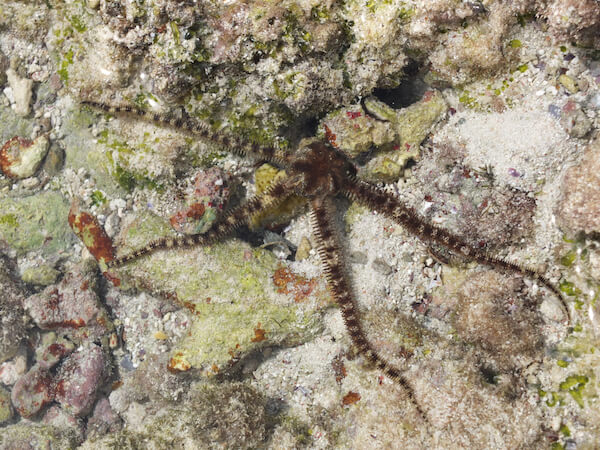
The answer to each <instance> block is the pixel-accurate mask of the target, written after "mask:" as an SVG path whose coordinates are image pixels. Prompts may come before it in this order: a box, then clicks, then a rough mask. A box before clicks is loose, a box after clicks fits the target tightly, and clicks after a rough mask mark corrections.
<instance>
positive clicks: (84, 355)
mask: <svg viewBox="0 0 600 450" xmlns="http://www.w3.org/2000/svg"><path fill="white" fill-rule="evenodd" d="M105 363H106V357H105V355H104V352H103V351H102V349H101V348H100V347H99V346H97V345H93V344H92V345H90V346H89V347H84V348H81V349H79V350H78V351H76V352H75V353H73V354H71V355H70V356H68V357H67V358H66V360H65V361H64V362H63V364H62V365H61V366H60V368H59V370H58V373H57V375H56V388H55V392H56V400H57V401H58V402H59V403H60V404H61V406H62V407H63V408H65V409H66V410H67V411H69V412H70V413H71V414H73V415H75V416H83V415H85V414H87V413H88V412H90V411H91V409H92V406H93V405H94V402H95V401H96V393H97V392H98V389H99V388H100V386H101V384H102V381H103V379H104V375H105V373H104V370H105V369H104V365H105Z"/></svg>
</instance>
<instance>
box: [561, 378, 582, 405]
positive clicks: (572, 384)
mask: <svg viewBox="0 0 600 450" xmlns="http://www.w3.org/2000/svg"><path fill="white" fill-rule="evenodd" d="M589 381H590V379H589V377H587V376H585V375H571V376H569V377H567V379H566V380H565V381H563V382H562V383H560V385H559V386H558V387H559V388H560V390H561V391H567V392H568V393H569V395H570V396H571V397H573V400H575V402H576V403H577V404H578V405H579V407H580V408H583V407H584V406H585V404H584V401H583V389H584V388H585V385H586V384H588V382H589Z"/></svg>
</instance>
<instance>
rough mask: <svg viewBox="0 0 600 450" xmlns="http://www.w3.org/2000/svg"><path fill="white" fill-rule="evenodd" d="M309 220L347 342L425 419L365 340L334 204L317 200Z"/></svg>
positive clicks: (401, 380)
mask: <svg viewBox="0 0 600 450" xmlns="http://www.w3.org/2000/svg"><path fill="white" fill-rule="evenodd" d="M310 209H311V210H310V218H311V222H312V228H313V234H314V236H315V238H316V241H317V246H318V249H317V251H318V254H319V257H320V259H321V263H322V265H323V270H324V273H325V278H326V280H327V286H328V287H329V290H330V291H331V295H332V296H333V298H334V300H335V301H336V303H337V304H338V305H339V307H340V309H341V311H342V317H343V319H344V323H345V325H346V329H347V330H348V333H349V334H350V339H351V340H352V343H353V344H354V346H355V347H356V349H357V351H358V352H359V353H360V354H361V355H363V356H364V357H365V358H366V359H367V360H368V361H370V362H371V363H372V364H374V365H375V366H376V367H377V368H378V369H380V370H381V371H382V372H383V373H384V374H385V375H386V376H388V377H389V378H391V379H392V380H393V381H395V382H397V383H398V384H400V385H401V386H402V387H403V388H404V389H405V391H406V393H407V395H408V397H409V399H410V400H411V402H412V403H413V404H414V405H415V407H416V409H417V411H418V412H419V414H420V415H421V416H422V417H424V418H425V419H426V416H425V414H424V413H423V411H422V409H421V407H420V406H419V404H418V403H417V401H416V398H415V395H414V390H413V388H412V386H411V385H410V383H409V382H408V380H407V379H406V377H405V376H404V375H403V374H402V371H401V370H400V369H398V368H396V367H394V366H393V365H391V364H390V363H388V362H387V361H386V360H385V359H384V358H383V357H382V356H381V355H379V353H378V352H377V351H376V350H375V349H374V347H373V345H372V344H371V343H370V342H369V341H368V340H367V338H366V336H365V333H364V331H363V329H362V325H361V322H360V313H359V311H358V308H357V307H356V303H355V301H354V299H353V296H352V292H351V287H350V283H349V282H348V276H347V275H346V268H345V266H344V263H343V258H342V251H341V247H340V245H339V238H338V236H337V234H336V229H335V227H334V226H333V224H334V222H335V221H334V220H333V214H332V211H333V204H332V202H331V198H330V197H323V198H316V199H313V200H312V201H311V203H310Z"/></svg>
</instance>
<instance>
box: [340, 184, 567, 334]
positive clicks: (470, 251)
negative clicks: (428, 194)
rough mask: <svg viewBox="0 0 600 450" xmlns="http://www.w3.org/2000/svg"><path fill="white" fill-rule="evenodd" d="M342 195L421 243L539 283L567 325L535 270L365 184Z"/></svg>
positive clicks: (350, 186)
mask: <svg viewBox="0 0 600 450" xmlns="http://www.w3.org/2000/svg"><path fill="white" fill-rule="evenodd" d="M343 194H344V195H345V196H346V197H348V198H349V199H350V200H352V201H357V202H359V203H362V204H363V205H366V206H368V207H370V208H372V209H373V210H375V211H377V212H379V213H381V214H383V215H385V216H387V217H389V218H390V219H392V220H393V221H395V222H397V223H399V224H400V225H402V226H403V227H404V228H406V229H407V230H408V231H410V232H411V233H412V234H415V235H416V236H417V237H419V239H421V240H422V241H424V242H435V243H437V244H440V245H442V246H444V247H446V248H448V249H449V250H451V251H453V252H455V253H457V254H459V255H462V256H463V257H465V258H467V259H472V260H474V261H477V262H479V263H482V264H486V265H490V266H493V267H497V268H500V269H505V270H508V271H511V272H514V273H518V274H521V275H525V276H527V277H529V278H531V279H533V280H535V281H537V282H539V283H540V284H542V285H543V286H545V287H546V288H548V289H549V290H550V291H551V292H552V293H554V294H555V295H556V297H557V298H558V299H559V300H560V302H561V304H562V307H563V309H564V311H565V314H566V317H567V324H569V323H570V322H571V317H570V313H569V307H568V306H567V303H566V301H565V299H564V298H563V296H562V295H561V292H560V289H559V288H558V287H557V286H556V285H555V284H554V283H552V282H551V281H550V280H549V279H548V278H546V277H545V276H544V275H542V274H541V273H539V272H538V271H536V270H535V269H532V268H530V267H527V266H524V265H521V264H518V263H515V262H512V261H508V260H507V259H504V258H501V257H498V256H495V255H493V254H492V253H490V252H487V251H485V250H479V249H476V248H474V247H472V246H470V245H468V244H467V243H466V242H465V241H464V240H463V239H461V238H460V237H459V236H457V235H455V234H452V233H450V232H449V231H447V230H444V229H443V228H439V227H437V226H435V225H433V224H432V223H430V222H428V221H426V220H424V219H423V218H421V217H419V215H418V214H417V213H416V211H415V210H414V209H412V208H411V207H409V206H408V205H406V204H405V203H404V202H402V201H401V200H399V199H398V198H396V197H395V196H394V195H392V194H390V193H389V192H386V191H384V190H383V189H381V188H379V187H377V186H375V185H373V184H371V183H368V182H366V181H363V180H358V179H353V180H351V181H349V182H347V184H346V186H345V189H344V190H343Z"/></svg>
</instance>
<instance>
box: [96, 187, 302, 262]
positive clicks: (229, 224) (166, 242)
mask: <svg viewBox="0 0 600 450" xmlns="http://www.w3.org/2000/svg"><path fill="white" fill-rule="evenodd" d="M297 183H298V180H297V179H295V178H293V177H292V178H285V179H283V180H281V181H280V182H277V183H275V184H273V185H272V186H270V187H269V188H268V189H267V190H266V191H265V192H264V193H263V194H261V195H256V196H254V197H252V198H250V199H249V200H248V201H246V202H245V203H243V204H241V205H240V206H238V207H237V208H234V209H232V210H231V211H230V212H229V213H228V214H226V215H225V216H223V217H222V218H220V219H218V220H217V221H216V222H215V223H214V224H213V226H212V227H211V228H209V229H208V230H207V231H206V232H204V233H202V234H192V235H188V236H179V237H163V238H160V239H156V240H154V241H151V242H150V243H149V244H147V245H146V246H144V247H142V248H140V249H138V250H134V251H132V252H131V253H128V254H126V255H123V256H119V257H117V258H115V259H113V260H112V261H109V262H107V267H108V268H109V269H110V268H114V267H118V266H121V265H123V264H125V263H127V262H129V261H133V260H134V259H138V258H140V257H142V256H145V255H148V254H150V253H153V252H155V251H157V250H164V249H170V248H180V247H195V246H201V245H211V244H214V243H216V242H218V241H220V240H221V239H222V238H224V237H226V236H229V235H231V234H232V233H233V232H234V231H235V230H236V229H238V228H239V227H241V226H243V225H248V224H250V222H251V221H252V218H253V217H255V216H256V215H257V214H261V213H262V212H264V211H266V210H268V209H271V208H275V207H277V206H278V205H280V204H281V203H282V202H283V201H285V200H286V199H287V198H288V197H289V195H290V193H291V192H293V190H294V188H295V185H296V184H297Z"/></svg>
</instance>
